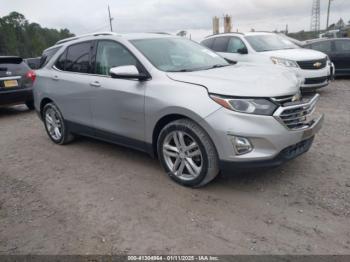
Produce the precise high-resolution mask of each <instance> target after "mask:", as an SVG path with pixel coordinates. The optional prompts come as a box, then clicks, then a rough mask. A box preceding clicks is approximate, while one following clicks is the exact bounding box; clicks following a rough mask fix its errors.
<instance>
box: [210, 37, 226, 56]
mask: <svg viewBox="0 0 350 262" xmlns="http://www.w3.org/2000/svg"><path fill="white" fill-rule="evenodd" d="M229 41H230V37H227V36H222V37H216V38H215V40H214V43H213V47H212V49H213V50H214V51H216V52H227V46H228V42H229Z"/></svg>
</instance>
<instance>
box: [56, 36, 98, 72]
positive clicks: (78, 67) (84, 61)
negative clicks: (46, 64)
mask: <svg viewBox="0 0 350 262" xmlns="http://www.w3.org/2000/svg"><path fill="white" fill-rule="evenodd" d="M91 49H92V42H91V41H89V42H83V43H79V44H75V45H71V46H69V47H68V48H67V49H66V51H65V52H64V53H63V54H62V55H61V56H60V57H59V58H58V60H57V62H56V64H55V67H56V68H57V69H60V70H63V71H69V72H76V73H89V72H90V68H91V67H90V64H91V63H90V57H91Z"/></svg>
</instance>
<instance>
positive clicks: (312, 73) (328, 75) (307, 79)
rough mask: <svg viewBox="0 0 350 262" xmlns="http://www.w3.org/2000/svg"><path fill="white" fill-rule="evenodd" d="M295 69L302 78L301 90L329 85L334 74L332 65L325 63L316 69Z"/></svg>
mask: <svg viewBox="0 0 350 262" xmlns="http://www.w3.org/2000/svg"><path fill="white" fill-rule="evenodd" d="M297 71H298V72H297V74H298V75H299V76H300V77H301V78H302V79H304V83H303V84H302V85H301V88H302V90H308V89H310V90H312V89H316V88H321V87H325V86H327V85H329V83H330V81H331V80H332V79H333V75H334V69H333V65H327V66H326V67H325V68H322V69H318V70H305V69H301V68H298V69H297Z"/></svg>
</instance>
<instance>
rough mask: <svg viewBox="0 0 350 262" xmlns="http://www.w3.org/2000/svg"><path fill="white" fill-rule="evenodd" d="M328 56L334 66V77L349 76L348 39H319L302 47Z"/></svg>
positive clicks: (349, 39)
mask: <svg viewBox="0 0 350 262" xmlns="http://www.w3.org/2000/svg"><path fill="white" fill-rule="evenodd" d="M304 48H310V49H314V50H318V51H321V52H323V53H325V54H327V55H328V57H329V58H330V60H331V61H332V62H333V63H334V65H335V75H336V76H343V75H350V38H334V39H319V40H315V41H313V42H311V43H308V44H306V45H304Z"/></svg>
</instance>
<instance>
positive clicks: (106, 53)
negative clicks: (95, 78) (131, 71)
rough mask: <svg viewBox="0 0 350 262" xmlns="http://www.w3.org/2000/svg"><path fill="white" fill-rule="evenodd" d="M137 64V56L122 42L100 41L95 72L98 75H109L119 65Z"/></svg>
mask: <svg viewBox="0 0 350 262" xmlns="http://www.w3.org/2000/svg"><path fill="white" fill-rule="evenodd" d="M128 65H134V66H137V61H136V59H135V57H134V56H133V55H132V54H131V53H130V52H129V51H128V50H127V49H126V48H125V47H124V46H122V45H121V44H118V43H116V42H113V41H99V42H98V45H97V54H96V65H95V72H96V74H98V75H106V76H107V75H109V71H110V69H111V68H113V67H117V66H128Z"/></svg>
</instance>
